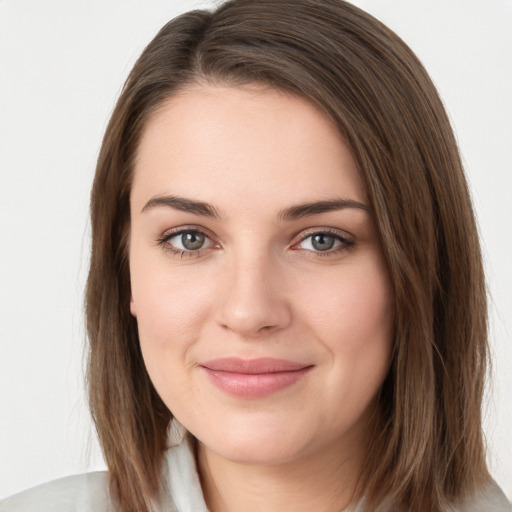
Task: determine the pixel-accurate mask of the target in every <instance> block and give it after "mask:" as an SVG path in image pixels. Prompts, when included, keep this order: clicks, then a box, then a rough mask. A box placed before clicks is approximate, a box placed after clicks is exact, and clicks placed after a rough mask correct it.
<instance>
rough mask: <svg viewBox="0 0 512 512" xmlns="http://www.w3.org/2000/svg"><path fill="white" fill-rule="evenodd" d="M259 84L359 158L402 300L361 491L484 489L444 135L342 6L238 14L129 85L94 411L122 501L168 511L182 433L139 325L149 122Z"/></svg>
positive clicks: (147, 58)
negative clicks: (142, 187)
mask: <svg viewBox="0 0 512 512" xmlns="http://www.w3.org/2000/svg"><path fill="white" fill-rule="evenodd" d="M205 81H206V82H210V83H222V84H230V85H234V86H236V85H241V84H247V83H252V82H258V83H265V84H267V85H269V86H271V87H275V88H278V89H281V90H285V91H287V92H290V93H293V94H298V95H300V96H302V97H305V98H307V99H309V101H311V102H313V103H314V104H316V105H317V106H318V107H319V108H321V109H322V110H323V111H324V112H325V113H326V114H327V115H328V116H329V117H330V118H331V119H332V120H333V121H334V123H335V124H336V125H337V127H338V129H339V132H340V137H342V138H343V139H344V141H345V142H346V143H347V145H348V146H349V147H350V148H351V150H352V153H353V157H354V159H355V161H356V162H357V164H358V168H359V171H360V173H361V176H362V178H363V180H364V183H365V185H366V190H367V193H368V197H369V200H370V202H371V205H372V209H373V211H374V214H375V224H376V226H377V229H378V232H379V235H380V240H381V243H382V247H383V251H384V255H385V259H386V262H387V265H388V268H389V273H390V276H391V280H392V283H393V286H394V297H395V301H396V304H395V311H396V336H395V340H394V351H393V357H392V364H391V368H390V371H389V374H388V376H387V378H386V380H385V382H384V384H383V386H382V389H381V391H380V393H379V405H380V407H379V411H380V418H379V423H378V425H377V423H376V427H375V433H374V435H373V437H372V440H371V442H370V445H369V446H368V450H367V455H366V459H365V461H364V464H363V469H362V473H361V475H360V482H361V484H362V488H363V492H364V495H365V499H366V503H367V506H368V509H369V510H376V509H378V510H382V511H387V510H396V508H397V507H403V508H404V509H406V510H411V511H424V510H429V511H432V512H435V511H440V510H442V509H445V508H447V507H449V506H450V505H451V504H453V503H456V502H458V501H460V500H462V499H463V498H465V497H467V496H470V495H471V494H473V493H474V492H475V491H476V490H477V488H478V487H479V486H480V485H482V483H483V482H484V480H485V479H486V478H487V476H488V475H487V469H486V464H485V453H484V448H483V441H482V432H481V411H480V409H481V400H482V391H483V384H484V374H485V370H486V365H487V325H486V319H487V310H486V290H485V284H484V276H483V271H482V263H481V256H480V249H479V241H478V236H477V230H476V226H475V220H474V215H473V211H472V206H471V201H470V198H469V194H468V188H467V184H466V181H465V177H464V174H463V169H462V165H461V161H460V157H459V153H458V149H457V145H456V141H455V139H454V136H453V132H452V129H451V127H450V123H449V121H448V118H447V115H446V113H445V110H444V108H443V105H442V103H441V101H440V99H439V97H438V94H437V92H436V90H435V87H434V85H433V84H432V82H431V80H430V79H429V77H428V75H427V73H426V72H425V70H424V68H423V66H422V65H421V63H420V62H419V61H418V59H417V58H416V57H415V55H414V54H413V53H412V51H411V50H410V49H409V48H408V47H407V46H406V45H405V43H404V42H403V41H402V40H401V39H400V38H398V36H397V35H396V34H394V33H393V32H392V31H390V30H389V29H388V28H386V27H385V26H383V25H382V24H381V23H380V22H379V21H377V20H375V19H374V18H372V17H371V16H370V15H368V14H366V13H365V12H363V11H361V10H359V9H357V8H356V7H354V6H352V5H350V4H348V3H346V2H344V1H341V0H233V1H228V2H226V3H224V4H222V5H221V6H220V7H218V8H217V9H216V10H215V11H213V12H208V11H192V12H189V13H186V14H184V15H182V16H179V17H178V18H176V19H174V20H172V21H171V22H169V23H168V24H167V25H165V26H164V27H163V28H162V29H161V31H160V32H159V33H158V34H157V36H156V37H155V38H154V39H153V41H151V43H150V44H149V45H148V46H147V48H146V49H145V50H144V52H143V53H142V55H141V57H140V58H139V60H138V61H137V63H136V64H135V66H134V68H133V70H132V71H131V73H130V75H129V77H128V79H127V81H126V84H125V86H124V89H123V91H122V94H121V96H120V98H119V100H118V102H117V105H116V107H115V110H114V113H113V114H112V117H111V120H110V123H109V125H108V128H107V130H106V134H105V137H104V140H103V145H102V148H101V152H100V155H99V159H98V165H97V170H96V177H95V180H94V185H93V189H92V196H91V217H92V257H91V267H90V272H89V279H88V283H87V295H86V308H87V326H88V334H89V339H90V357H89V372H88V379H89V397H90V406H91V410H92V414H93V417H94V420H95V422H96V426H97V430H98V434H99V438H100V441H101V444H102V448H103V452H104V455H105V459H106V461H107V464H108V467H109V470H110V482H111V491H112V493H113V495H114V496H115V497H116V499H117V501H118V503H119V510H121V511H138V512H144V511H147V510H149V509H150V501H151V498H152V497H153V496H155V495H156V494H157V493H158V490H159V485H160V472H161V466H162V460H163V456H164V452H165V449H166V430H167V426H168V424H169V421H170V419H171V417H172V415H171V412H170V411H169V410H168V409H167V408H166V406H165V405H164V404H163V402H162V401H161V399H160V398H159V396H158V394H157V393H156V391H155V389H154V388H153V386H152V384H151V381H150V379H149V376H148V374H147V372H146V369H145V367H144V362H143V360H142V356H141V352H140V348H139V342H138V335H137V325H136V321H135V320H134V319H133V318H132V317H131V316H130V308H129V300H130V282H129V269H128V259H127V239H128V236H129V229H130V215H129V194H130V187H131V180H132V170H133V159H134V155H135V154H136V151H137V144H138V141H139V139H140V134H141V131H142V129H143V128H144V126H145V123H146V122H147V120H148V118H149V117H150V116H151V114H152V113H154V112H155V110H157V109H158V108H159V107H160V106H161V105H162V102H163V101H164V100H166V99H168V98H169V97H170V96H172V95H173V93H175V92H176V91H178V90H179V89H182V88H184V87H186V86H187V85H190V84H197V83H200V82H205Z"/></svg>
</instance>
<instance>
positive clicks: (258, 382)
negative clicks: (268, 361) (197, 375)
mask: <svg viewBox="0 0 512 512" xmlns="http://www.w3.org/2000/svg"><path fill="white" fill-rule="evenodd" d="M202 368H203V370H205V372H206V375H207V376H208V378H209V379H210V381H211V382H212V383H213V384H214V385H215V386H216V387H217V388H219V389H220V390H221V391H224V392H225V393H227V394H228V395H232V396H235V397H238V398H263V397H266V396H269V395H272V394H274V393H277V392H278V391H281V390H282V389H285V388H288V387H290V386H293V385H294V384H295V383H297V382H299V380H301V379H302V377H304V376H305V375H306V373H308V372H309V370H311V368H312V367H311V366H308V367H306V368H301V369H300V370H293V371H284V372H272V373H257V374H248V373H235V372H226V371H220V370H211V369H210V368H205V367H204V366H203V367H202Z"/></svg>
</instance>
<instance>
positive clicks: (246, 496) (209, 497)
mask: <svg viewBox="0 0 512 512" xmlns="http://www.w3.org/2000/svg"><path fill="white" fill-rule="evenodd" d="M360 446H361V445H360V443H354V444H353V445H352V446H351V447H350V448H349V449H346V448H347V447H346V446H345V449H341V447H340V449H336V447H333V446H329V447H328V449H326V450H325V452H324V453H318V452H316V453H315V454H314V455H306V456H304V457H302V458H300V459H297V460H294V461H291V462H285V463H282V464H279V465H251V464H247V463H240V462H233V461H230V460H227V459H225V458H223V457H221V456H219V455H217V454H215V453H213V452H212V451H210V450H208V448H206V447H205V446H204V445H202V444H201V443H198V451H197V455H198V467H199V473H200V477H201V485H202V487H203V494H204V496H205V500H206V504H207V506H208V510H210V511H211V512H239V511H240V510H243V511H244V512H263V511H264V512H282V511H283V510H293V511H294V512H311V511H312V510H314V511H315V512H341V511H342V510H344V509H345V508H346V507H347V506H348V505H349V504H351V503H353V502H354V501H357V498H358V490H357V475H358V473H359V470H360V465H361V459H362V453H361V449H360V448H359V447H360Z"/></svg>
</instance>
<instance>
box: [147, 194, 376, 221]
mask: <svg viewBox="0 0 512 512" xmlns="http://www.w3.org/2000/svg"><path fill="white" fill-rule="evenodd" d="M162 206H163V207H167V208H174V209H175V210H179V211H182V212H187V213H192V214H194V215H200V216H202V217H208V218H211V219H216V220H220V219H221V217H222V216H221V214H220V213H219V211H218V210H217V208H215V206H213V205H211V204H209V203H206V202H204V201H197V200H195V199H189V198H186V197H180V196H175V195H170V196H154V197H152V198H151V199H150V200H149V201H148V202H147V203H146V204H145V205H144V207H143V208H142V212H145V211H147V210H151V209H152V208H157V207H162ZM345 208H357V209H360V210H364V211H366V212H370V211H371V210H370V208H369V206H367V205H366V204H364V203H361V202H359V201H355V200H353V199H330V200H327V201H313V202H311V203H305V204H299V205H296V206H290V207H289V208H285V209H284V210H281V211H280V212H279V214H278V217H279V218H280V219H281V220H283V221H293V220H297V219H302V218H304V217H310V216H313V215H319V214H321V213H328V212H332V211H337V210H344V209H345Z"/></svg>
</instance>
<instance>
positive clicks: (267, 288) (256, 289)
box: [218, 255, 292, 339]
mask: <svg viewBox="0 0 512 512" xmlns="http://www.w3.org/2000/svg"><path fill="white" fill-rule="evenodd" d="M278 267H279V265H278V263H276V262H272V261H270V258H265V256H262V255H256V256H251V257H249V258H237V259H236V260H235V261H232V262H231V265H230V268H229V269H228V271H227V274H228V276H229V277H228V279H223V280H222V281H223V285H222V286H223V288H224V290H223V291H222V293H221V295H222V296H223V298H224V300H222V301H220V303H221V306H220V308H219V311H218V323H219V324H220V326H221V327H222V328H223V329H227V330H229V331H232V332H233V333H235V334H237V335H238V336H240V337H243V338H246V339H251V338H259V337H262V336H264V335H268V334H270V333H274V332H276V331H279V330H281V329H284V328H286V327H287V326H288V325H289V324H290V322H291V319H292V311H291V307H290V304H289V302H288V300H287V299H286V294H285V292H284V287H283V275H282V273H281V272H279V269H278Z"/></svg>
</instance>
